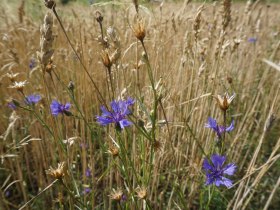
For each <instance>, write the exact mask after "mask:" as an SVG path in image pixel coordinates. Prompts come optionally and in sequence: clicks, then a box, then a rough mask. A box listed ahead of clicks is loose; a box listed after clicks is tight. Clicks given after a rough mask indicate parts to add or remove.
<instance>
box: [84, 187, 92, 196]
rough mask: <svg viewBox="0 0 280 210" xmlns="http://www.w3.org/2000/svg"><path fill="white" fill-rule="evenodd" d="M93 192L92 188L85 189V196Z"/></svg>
mask: <svg viewBox="0 0 280 210" xmlns="http://www.w3.org/2000/svg"><path fill="white" fill-rule="evenodd" d="M90 192H91V188H89V187H85V189H84V192H83V194H88V193H90Z"/></svg>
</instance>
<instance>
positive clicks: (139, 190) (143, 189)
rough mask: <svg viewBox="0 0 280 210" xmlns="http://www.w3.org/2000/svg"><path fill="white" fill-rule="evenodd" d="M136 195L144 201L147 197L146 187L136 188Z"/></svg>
mask: <svg viewBox="0 0 280 210" xmlns="http://www.w3.org/2000/svg"><path fill="white" fill-rule="evenodd" d="M135 191H136V193H137V196H138V198H139V199H146V197H147V188H146V187H137V188H136V190H135Z"/></svg>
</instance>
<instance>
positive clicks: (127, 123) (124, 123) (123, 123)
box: [119, 119, 132, 129]
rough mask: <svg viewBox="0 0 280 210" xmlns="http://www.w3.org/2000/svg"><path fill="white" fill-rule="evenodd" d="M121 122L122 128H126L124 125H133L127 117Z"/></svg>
mask: <svg viewBox="0 0 280 210" xmlns="http://www.w3.org/2000/svg"><path fill="white" fill-rule="evenodd" d="M119 124H120V127H121V129H124V127H126V126H130V125H132V122H130V121H128V120H127V119H123V120H121V121H119Z"/></svg>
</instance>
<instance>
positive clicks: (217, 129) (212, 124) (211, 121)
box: [205, 117, 234, 138]
mask: <svg viewBox="0 0 280 210" xmlns="http://www.w3.org/2000/svg"><path fill="white" fill-rule="evenodd" d="M205 127H206V128H212V129H213V130H214V131H215V132H216V134H217V136H218V137H219V138H221V137H222V134H223V133H224V132H230V131H232V130H233V129H234V120H232V121H231V124H230V126H228V127H224V126H222V125H218V124H217V121H216V120H215V119H213V118H212V117H209V118H208V123H206V124H205Z"/></svg>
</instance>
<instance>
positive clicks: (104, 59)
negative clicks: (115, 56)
mask: <svg viewBox="0 0 280 210" xmlns="http://www.w3.org/2000/svg"><path fill="white" fill-rule="evenodd" d="M101 58H102V62H103V64H104V66H105V67H106V68H111V66H112V62H111V59H110V56H109V54H108V52H107V51H103V52H102V53H101Z"/></svg>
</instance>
